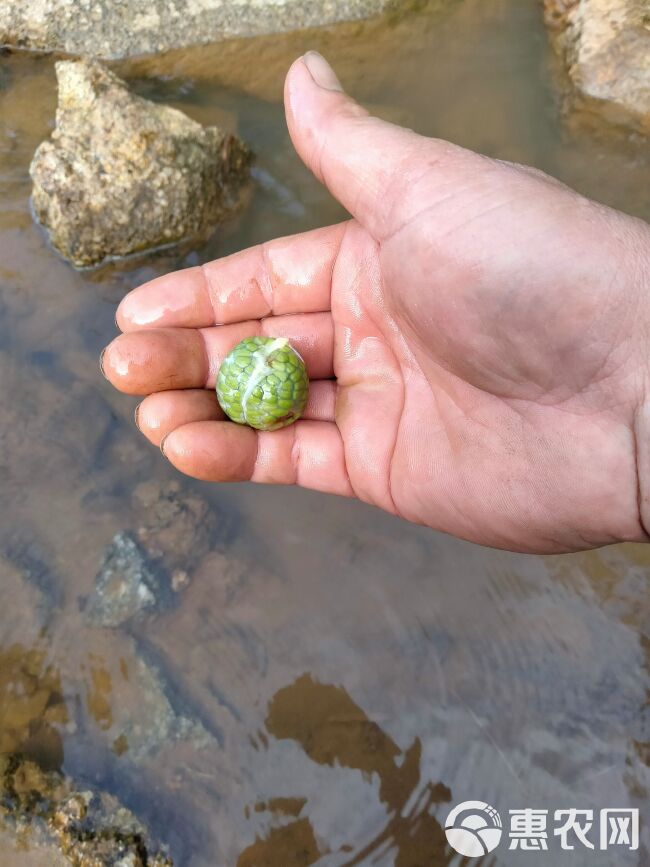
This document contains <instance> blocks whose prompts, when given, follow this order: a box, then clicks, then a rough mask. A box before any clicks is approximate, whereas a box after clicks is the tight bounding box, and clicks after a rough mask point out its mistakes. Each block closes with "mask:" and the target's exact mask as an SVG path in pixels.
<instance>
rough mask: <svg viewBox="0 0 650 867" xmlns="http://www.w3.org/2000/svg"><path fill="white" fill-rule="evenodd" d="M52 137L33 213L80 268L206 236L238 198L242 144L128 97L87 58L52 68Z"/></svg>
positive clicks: (38, 158)
mask: <svg viewBox="0 0 650 867" xmlns="http://www.w3.org/2000/svg"><path fill="white" fill-rule="evenodd" d="M56 72H57V78H58V83H59V103H58V107H57V113H56V128H55V130H54V132H53V133H52V137H51V139H49V140H48V141H45V142H43V143H42V144H41V145H40V146H39V148H38V149H37V151H36V153H35V155H34V159H33V161H32V164H31V167H30V174H31V177H32V180H33V183H34V186H33V192H32V203H33V208H34V213H35V215H36V217H37V219H38V220H39V222H41V223H42V224H43V225H44V226H45V227H46V229H47V230H48V233H49V236H50V239H51V241H52V243H53V245H54V246H55V247H56V248H57V250H59V252H60V253H61V254H62V255H63V256H65V258H66V259H69V260H70V261H71V262H72V263H73V264H75V265H77V266H87V265H94V264H98V263H99V262H101V261H103V260H104V259H107V258H112V257H120V256H127V255H129V254H132V253H135V252H139V251H142V250H146V249H149V248H153V247H160V246H164V245H167V244H171V243H174V242H177V241H180V240H182V239H185V238H190V237H194V236H199V235H201V234H204V233H205V232H206V231H207V230H208V229H209V228H211V227H214V226H215V225H216V224H217V223H219V222H220V221H221V220H222V219H223V218H224V217H225V216H226V215H227V214H228V213H230V212H231V211H232V210H234V209H235V208H236V207H237V206H239V205H240V204H241V202H242V196H241V192H242V184H243V183H244V182H245V181H246V180H247V178H248V175H249V164H250V161H251V153H250V151H249V149H248V148H247V147H246V145H244V144H243V143H242V142H241V141H240V140H239V139H238V138H236V137H235V136H232V135H230V134H226V133H223V132H222V131H221V130H219V129H218V128H217V127H203V126H201V125H200V124H198V123H196V122H195V121H193V120H191V119H190V118H189V117H187V116H186V115H184V114H183V113H182V112H180V111H177V110H176V109H173V108H170V107H168V106H165V105H158V104H155V103H152V102H149V101H148V100H146V99H143V98H142V97H139V96H136V95H134V94H132V93H131V92H130V91H129V89H128V87H127V85H126V84H125V83H124V82H123V81H121V80H120V79H119V78H117V77H116V76H115V75H113V74H112V73H111V72H109V71H108V70H107V69H105V68H104V67H103V66H101V65H100V64H98V63H95V62H90V61H61V62H59V63H57V64H56Z"/></svg>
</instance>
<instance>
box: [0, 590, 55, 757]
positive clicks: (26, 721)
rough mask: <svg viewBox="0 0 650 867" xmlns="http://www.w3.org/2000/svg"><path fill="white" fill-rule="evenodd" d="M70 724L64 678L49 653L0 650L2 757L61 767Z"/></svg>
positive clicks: (21, 647) (18, 648)
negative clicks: (63, 731) (64, 733)
mask: <svg viewBox="0 0 650 867" xmlns="http://www.w3.org/2000/svg"><path fill="white" fill-rule="evenodd" d="M17 601H19V600H17ZM67 722H68V711H67V707H66V704H65V700H64V697H63V691H62V686H61V678H60V675H59V673H58V671H57V670H56V669H55V668H54V667H53V666H51V665H48V664H47V662H46V655H45V651H43V650H41V649H39V648H36V647H26V646H25V645H23V644H19V643H15V644H12V645H10V646H9V647H6V648H3V649H2V650H0V756H2V755H4V754H7V753H13V752H15V751H17V750H20V752H21V753H23V754H25V755H28V756H30V757H32V758H37V759H38V760H39V762H40V763H41V764H46V765H47V766H48V767H53V768H54V767H58V766H59V765H60V763H61V762H62V760H63V745H62V740H61V735H60V729H61V727H62V726H63V725H64V724H65V723H67Z"/></svg>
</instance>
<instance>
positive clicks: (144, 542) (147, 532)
mask: <svg viewBox="0 0 650 867" xmlns="http://www.w3.org/2000/svg"><path fill="white" fill-rule="evenodd" d="M133 502H134V506H135V508H136V510H137V511H138V512H139V513H141V523H140V525H139V526H138V528H137V531H136V532H134V533H132V532H129V531H126V530H125V531H122V532H120V533H117V534H116V535H115V536H114V538H113V540H112V541H111V543H110V545H109V546H108V548H107V550H106V553H105V555H104V561H103V563H102V565H101V567H100V569H99V571H98V573H97V576H96V578H95V587H94V590H93V592H92V594H91V595H90V597H89V599H88V601H87V604H86V615H87V617H88V620H89V621H90V622H91V623H92V624H94V625H99V626H110V627H115V626H120V625H121V624H123V623H126V622H127V621H130V620H132V619H134V618H135V617H137V616H139V615H143V614H146V613H153V612H154V611H160V610H161V609H165V608H168V607H170V606H171V605H173V603H174V600H175V597H176V594H177V593H179V592H180V591H181V590H183V589H184V588H185V587H186V586H187V584H189V582H190V579H191V577H192V573H193V572H194V569H195V568H196V566H197V565H198V564H199V563H200V562H201V561H202V560H203V558H204V557H205V555H206V554H207V553H208V552H209V551H211V550H213V549H214V548H216V547H218V546H219V545H220V544H221V543H223V541H224V539H225V537H226V536H227V535H228V527H229V524H228V521H227V520H224V518H223V516H221V515H217V512H216V511H214V510H213V509H212V507H211V506H210V504H209V503H208V502H207V501H206V500H204V499H203V497H201V496H199V495H197V494H195V493H193V492H191V491H189V490H183V489H182V488H181V485H180V484H179V483H178V482H175V481H173V482H170V483H168V484H166V485H160V483H158V482H155V481H148V482H143V483H142V484H140V485H138V486H137V488H136V489H135V491H134V494H133Z"/></svg>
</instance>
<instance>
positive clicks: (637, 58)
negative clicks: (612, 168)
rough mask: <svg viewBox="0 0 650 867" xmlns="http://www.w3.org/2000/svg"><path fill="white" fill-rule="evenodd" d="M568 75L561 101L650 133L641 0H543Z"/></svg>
mask: <svg viewBox="0 0 650 867" xmlns="http://www.w3.org/2000/svg"><path fill="white" fill-rule="evenodd" d="M544 8H545V17H546V21H547V24H548V26H549V28H550V29H551V32H552V34H553V37H554V41H555V44H556V47H557V49H558V51H559V53H560V55H561V56H562V58H563V59H564V63H565V65H566V68H567V71H568V78H569V81H570V85H571V88H570V93H569V94H568V99H567V107H568V108H570V109H571V110H572V111H578V112H580V113H582V114H583V115H584V116H585V119H587V120H590V119H593V118H595V117H597V116H601V117H603V118H605V120H607V121H608V122H610V123H612V124H614V125H617V126H628V127H632V128H634V129H636V130H638V131H640V132H643V133H645V134H650V7H649V6H648V2H647V0H544Z"/></svg>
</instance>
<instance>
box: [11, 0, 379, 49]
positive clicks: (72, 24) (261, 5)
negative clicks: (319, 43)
mask: <svg viewBox="0 0 650 867" xmlns="http://www.w3.org/2000/svg"><path fill="white" fill-rule="evenodd" d="M390 5H395V0H279V2H278V0H239V2H237V3H224V2H223V0H175V2H169V0H154V2H145V0H123V2H120V3H115V2H113V0H100V2H97V3H70V2H69V0H4V2H3V3H2V5H1V6H0V43H3V42H4V43H8V44H10V45H19V46H24V47H29V48H41V49H48V50H55V51H65V52H67V53H70V54H89V55H93V56H96V57H101V58H106V59H108V58H122V57H133V56H137V55H140V54H151V53H155V52H160V51H166V50H169V49H171V48H179V47H185V46H190V45H199V44H205V43H208V42H216V41H218V40H221V39H224V38H227V37H230V36H253V35H259V34H262V33H278V32H281V31H287V30H294V29H298V28H305V27H317V26H319V25H323V24H334V23H336V22H340V21H357V20H360V19H363V18H367V17H369V16H372V15H376V14H378V13H379V12H381V11H382V10H383V9H385V8H386V7H388V6H390Z"/></svg>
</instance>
